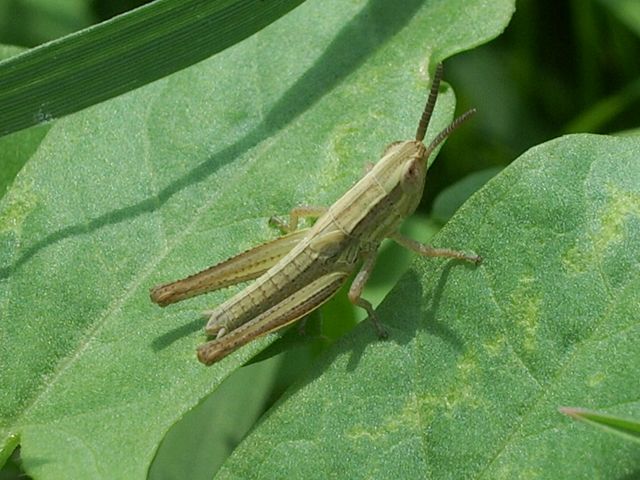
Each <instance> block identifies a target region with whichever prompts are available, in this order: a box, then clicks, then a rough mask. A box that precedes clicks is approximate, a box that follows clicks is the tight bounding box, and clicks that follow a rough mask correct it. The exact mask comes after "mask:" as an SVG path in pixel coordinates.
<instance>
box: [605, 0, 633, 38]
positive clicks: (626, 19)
mask: <svg viewBox="0 0 640 480" xmlns="http://www.w3.org/2000/svg"><path fill="white" fill-rule="evenodd" d="M600 3H601V4H603V5H604V6H605V7H607V8H609V9H610V10H611V11H612V12H613V13H614V14H615V15H616V16H617V17H618V18H619V19H620V21H621V22H623V23H625V24H626V25H627V26H628V27H629V28H630V29H632V30H633V31H635V32H636V33H637V34H638V35H640V4H639V3H638V2H637V1H636V0H600Z"/></svg>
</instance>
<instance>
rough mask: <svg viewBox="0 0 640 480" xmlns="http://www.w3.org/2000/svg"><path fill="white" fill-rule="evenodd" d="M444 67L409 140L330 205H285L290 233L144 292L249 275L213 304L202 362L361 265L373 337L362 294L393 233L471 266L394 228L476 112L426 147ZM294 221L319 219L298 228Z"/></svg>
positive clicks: (282, 320) (331, 288)
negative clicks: (437, 155)
mask: <svg viewBox="0 0 640 480" xmlns="http://www.w3.org/2000/svg"><path fill="white" fill-rule="evenodd" d="M441 79H442V65H441V64H440V65H438V68H437V69H436V73H435V76H434V79H433V83H432V85H431V90H430V93H429V97H428V100H427V103H426V105H425V108H424V111H423V113H422V117H421V118H420V122H419V124H418V130H417V132H416V137H415V140H406V141H399V142H393V143H391V144H390V145H389V146H388V147H387V148H386V150H385V152H384V153H383V155H382V158H381V159H380V160H379V161H378V163H377V164H376V165H375V166H374V167H373V168H372V169H371V170H370V171H369V172H368V173H367V174H366V175H365V176H364V177H363V178H362V179H361V180H360V181H358V183H356V184H355V185H354V186H353V187H351V188H350V189H349V190H348V191H347V192H346V193H345V194H344V195H343V196H342V197H340V198H339V199H338V200H337V201H336V202H335V203H334V204H333V205H331V206H330V207H329V208H312V207H300V208H295V209H293V210H292V211H291V214H290V219H289V223H288V224H283V225H281V226H282V227H283V229H284V230H285V231H286V232H288V233H287V234H286V235H284V236H282V237H280V238H277V239H275V240H273V241H271V242H267V243H264V244H262V245H259V246H257V247H255V248H252V249H250V250H247V251H246V252H243V253H240V254H239V255H236V256H235V257H232V258H230V259H228V260H225V261H223V262H221V263H219V264H217V265H214V266H213V267H210V268H208V269H206V270H203V271H202V272H200V273H196V274H194V275H191V276H190V277H187V278H185V279H182V280H178V281H175V282H171V283H167V284H164V285H158V286H156V287H154V288H152V289H151V299H152V300H153V301H154V302H155V303H157V304H159V305H161V306H165V305H169V304H171V303H174V302H178V301H180V300H184V299H186V298H190V297H193V296H195V295H200V294H202V293H205V292H211V291H213V290H217V289H219V288H223V287H226V286H229V285H233V284H236V283H239V282H244V281H247V280H254V279H255V282H253V283H252V284H250V285H249V286H248V287H247V288H245V289H244V290H242V291H241V292H239V293H238V294H236V295H234V296H233V297H231V298H230V299H229V300H227V301H226V302H224V303H223V304H222V305H219V306H218V307H216V308H215V309H213V310H209V311H206V312H204V314H205V315H206V316H207V317H208V318H209V321H208V323H207V326H206V328H205V330H206V333H207V334H209V335H215V336H216V338H215V339H214V340H211V341H209V342H207V343H205V344H203V345H201V346H200V347H198V359H199V360H200V361H201V362H202V363H204V364H206V365H211V364H212V363H214V362H216V361H218V360H220V359H221V358H223V357H224V356H226V355H228V354H229V353H231V352H233V351H234V350H236V349H237V348H239V347H241V346H242V345H244V344H246V343H248V342H250V341H251V340H253V339H255V338H257V337H259V336H260V335H264V334H266V333H269V332H272V331H275V330H278V329H279V328H282V327H284V326H285V325H288V324H290V323H291V322H294V321H296V320H298V319H299V318H301V317H303V316H305V315H306V314H308V313H310V312H311V311H313V310H315V309H316V308H318V307H319V306H320V305H322V304H323V303H324V302H326V301H327V300H328V299H329V298H331V297H332V296H333V295H334V294H335V293H336V291H337V290H338V289H339V288H340V286H341V285H342V284H343V283H344V282H345V281H346V280H347V278H348V277H349V275H351V274H352V273H353V272H354V271H356V269H357V268H358V267H359V266H360V270H359V272H358V274H357V275H356V277H355V279H354V281H353V283H352V284H351V288H350V290H349V300H350V301H351V302H352V303H353V304H355V305H358V306H359V307H361V308H363V309H365V310H366V311H367V313H368V315H369V319H370V320H372V321H373V324H374V325H375V326H376V329H377V330H378V333H379V334H380V335H381V336H384V335H385V333H384V329H383V328H382V326H381V325H380V324H379V323H378V322H377V320H376V316H375V313H374V311H373V307H372V306H371V304H370V303H369V302H368V301H367V300H365V299H364V298H362V297H361V296H360V295H361V293H362V289H363V287H364V285H365V283H366V282H367V279H368V278H369V276H370V274H371V271H372V270H373V266H374V263H375V260H376V254H377V250H378V247H379V246H380V243H381V242H382V240H383V239H385V238H391V239H393V240H395V241H396V242H397V243H399V244H400V245H402V246H404V247H406V248H409V249H410V250H413V251H415V252H417V253H419V254H421V255H426V256H430V257H450V258H455V259H460V260H466V261H470V262H475V263H478V262H479V261H480V257H478V256H475V255H469V254H465V253H463V252H459V251H456V250H450V249H447V248H433V247H431V246H428V245H423V244H421V243H418V242H416V241H414V240H411V239H409V238H406V237H404V236H402V235H400V234H399V233H398V227H399V226H400V224H401V223H402V222H403V221H404V219H405V218H406V217H407V216H409V215H411V214H412V213H413V212H414V210H415V209H416V207H417V206H418V203H419V202H420V199H421V197H422V192H423V190H424V184H425V178H426V174H427V167H428V165H427V160H428V158H429V155H430V154H431V153H432V152H433V150H434V149H435V148H436V147H437V146H438V145H440V143H442V142H443V141H444V139H445V138H447V137H448V136H449V135H450V134H451V132H453V131H454V130H455V129H456V128H457V127H458V126H459V125H460V124H461V123H462V122H464V121H465V120H466V119H467V118H469V116H471V114H473V113H474V110H470V111H468V112H466V113H464V114H463V115H461V116H459V117H458V118H456V119H455V120H454V121H453V122H452V123H451V124H450V125H449V126H448V127H447V128H445V129H444V130H442V131H441V132H440V133H439V134H438V135H436V137H435V138H434V139H433V140H432V141H431V143H430V144H429V145H428V146H425V145H424V143H423V140H424V136H425V134H426V131H427V126H428V124H429V120H430V119H431V115H432V113H433V108H434V106H435V103H436V98H437V96H438V89H439V86H440V80H441ZM300 217H317V221H316V223H315V224H314V225H313V226H312V227H310V228H305V229H297V224H298V219H299V218H300Z"/></svg>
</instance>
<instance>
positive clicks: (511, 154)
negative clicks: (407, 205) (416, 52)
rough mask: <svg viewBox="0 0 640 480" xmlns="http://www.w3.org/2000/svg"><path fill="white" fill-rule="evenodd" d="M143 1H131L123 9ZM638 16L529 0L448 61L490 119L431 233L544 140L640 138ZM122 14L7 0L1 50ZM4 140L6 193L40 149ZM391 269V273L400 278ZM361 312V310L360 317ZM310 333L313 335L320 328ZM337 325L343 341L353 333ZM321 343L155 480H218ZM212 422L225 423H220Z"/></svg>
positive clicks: (70, 0) (450, 148) (191, 424)
mask: <svg viewBox="0 0 640 480" xmlns="http://www.w3.org/2000/svg"><path fill="white" fill-rule="evenodd" d="M137 3H139V2H134V3H132V4H128V3H127V2H125V1H123V2H120V5H119V6H118V8H117V10H118V11H124V10H126V9H128V8H132V7H135V6H136V4H137ZM636 3H637V2H636ZM638 10H639V9H638V7H637V5H634V2H632V1H627V2H625V1H613V0H609V1H606V0H601V1H596V0H589V1H581V2H578V1H563V2H553V1H547V0H545V1H535V2H534V1H533V0H521V1H518V2H517V11H516V13H515V14H514V16H513V19H512V21H511V23H510V25H509V27H508V28H507V30H506V32H505V33H504V34H503V35H502V36H500V37H499V38H497V39H496V40H494V41H492V42H491V43H490V44H488V45H485V46H482V47H479V48H476V49H474V50H472V51H469V52H466V53H463V54H460V55H457V56H455V57H453V58H451V59H449V60H448V61H447V63H446V79H447V82H448V83H450V84H451V85H453V86H454V87H455V91H456V95H457V97H458V107H457V110H458V111H462V110H464V109H466V108H469V107H471V106H474V107H476V108H478V110H479V114H478V115H477V116H476V118H475V120H474V122H473V124H472V125H469V126H468V127H465V128H464V129H461V130H460V131H459V132H457V133H456V135H455V136H454V137H452V138H451V139H450V140H449V141H448V142H447V145H446V148H445V149H443V151H442V153H441V154H440V156H439V159H438V161H437V162H436V163H435V164H434V166H433V167H432V169H431V170H430V178H429V190H428V192H427V195H426V196H425V199H424V202H423V205H422V214H423V216H425V217H429V222H430V223H429V225H430V228H431V229H432V230H437V229H438V228H439V226H441V225H442V223H443V222H444V221H446V219H447V218H448V216H449V214H450V210H451V209H450V208H449V209H447V205H449V206H450V205H451V203H454V204H455V203H456V200H455V199H454V200H450V201H449V202H442V201H440V204H439V203H438V196H439V195H441V194H443V192H445V193H444V195H447V194H448V195H453V196H454V197H455V195H456V194H457V195H459V196H462V197H466V196H468V195H469V193H470V191H471V190H473V189H475V188H477V187H478V186H479V184H480V183H481V182H483V181H484V180H486V179H487V178H488V177H489V176H490V174H493V173H495V172H497V171H499V170H500V169H501V168H503V167H504V166H506V165H507V164H509V163H510V162H511V161H513V160H514V159H515V158H517V157H518V156H519V155H521V154H522V153H524V152H525V151H527V150H528V149H529V148H531V147H533V146H535V145H538V144H539V143H542V142H543V141H546V140H549V139H553V138H556V137H559V136H561V135H563V134H566V133H573V132H591V133H618V132H621V131H626V132H627V133H633V131H634V130H636V129H638V128H639V125H640V115H639V114H638V112H639V111H640V109H639V107H640V62H638V61H637V59H638V58H640V39H639V38H640V13H638ZM114 13H115V11H114V2H107V1H93V2H85V1H81V0H58V1H53V0H40V1H30V2H27V1H20V0H11V1H7V2H4V3H3V4H2V5H0V19H3V20H4V22H3V21H2V20H0V43H2V44H12V45H18V46H34V45H37V44H39V43H42V42H44V41H47V40H50V39H53V38H57V37H59V36H61V35H64V34H66V33H70V32H72V31H74V30H77V29H80V28H83V27H85V26H88V25H90V24H92V23H94V22H97V21H99V20H102V19H104V18H105V16H108V15H111V14H114ZM9 19H11V21H9ZM15 19H20V20H19V21H15ZM46 130H47V127H46V126H45V127H38V128H35V129H30V130H28V131H26V132H21V133H20V134H19V135H23V136H34V137H36V138H37V137H41V136H43V135H45V134H46ZM0 142H15V144H16V148H15V151H16V155H15V159H16V160H15V161H11V162H9V160H7V165H6V168H5V165H3V168H2V171H1V172H0V175H2V177H1V178H0V181H2V182H4V183H3V184H4V185H5V187H3V190H2V191H3V192H4V188H7V187H6V186H8V185H10V183H11V180H12V178H13V176H14V175H15V174H16V173H17V171H19V169H20V159H24V158H28V156H29V154H28V152H27V153H25V152H20V151H19V149H20V146H21V145H24V144H30V143H31V142H29V141H27V142H25V141H23V140H20V137H19V136H12V137H8V138H4V139H0ZM7 150H11V149H7ZM3 161H4V159H3ZM473 172H479V173H478V174H477V175H479V176H478V177H474V178H476V181H472V182H471V185H470V186H469V187H468V188H466V189H463V190H464V191H463V192H462V193H460V192H459V191H455V190H454V191H451V190H449V191H447V190H446V189H447V187H448V186H451V185H453V184H455V183H456V182H458V181H459V180H461V179H464V178H466V177H467V176H468V175H469V174H471V173H473ZM487 172H489V173H487ZM440 199H442V196H440ZM432 209H434V210H432ZM419 224H420V222H416V225H417V226H415V227H414V228H416V229H418V232H419V233H418V234H419V235H420V234H422V231H420V228H421V227H420V226H419ZM399 255H402V254H401V253H400V252H398V251H396V250H389V251H388V252H387V258H388V259H390V260H388V262H389V263H390V264H394V265H398V264H399V265H400V266H399V267H398V268H397V273H395V274H394V276H398V275H400V273H402V271H404V269H405V268H406V267H407V265H408V261H409V260H408V259H407V257H406V256H403V257H401V258H402V259H403V260H402V261H399V260H398V258H399V257H398V256H399ZM382 262H383V263H382V270H385V271H389V268H390V267H388V268H385V267H384V265H385V264H384V260H383V261H382ZM390 277H391V278H390ZM393 284H394V280H393V276H390V275H380V276H378V278H376V279H374V280H373V287H372V290H374V291H375V292H374V293H376V294H377V295H378V297H380V296H382V295H383V293H384V292H385V291H387V290H388V289H389V288H390V287H391V286H392V285H393ZM344 303H345V302H344V300H342V301H340V300H337V301H336V302H335V303H334V304H332V305H330V306H328V307H327V309H326V313H325V314H324V316H326V317H330V316H331V312H332V311H335V310H338V309H344V308H347V306H346V305H344ZM357 315H358V313H354V314H352V316H353V317H354V319H353V322H355V321H356V318H355V317H356V316H357ZM310 328H311V329H312V330H311V331H312V332H313V328H314V326H313V325H311V326H310ZM331 328H332V327H329V331H331ZM333 328H334V329H335V331H334V332H333V333H332V334H333V335H334V336H339V335H340V334H341V333H342V331H343V329H344V327H343V326H335V327H333ZM322 347H323V342H322V341H318V342H316V343H315V344H314V345H312V346H311V347H309V348H306V349H303V348H297V349H289V350H288V351H287V352H285V353H284V354H283V355H282V356H279V357H274V358H272V359H270V360H269V361H267V362H263V363H257V364H254V365H252V366H250V367H247V368H244V369H241V370H240V371H238V373H237V374H236V375H235V376H232V377H230V378H229V379H228V380H227V381H226V382H225V383H224V384H223V386H224V388H222V389H220V390H219V391H217V392H216V394H215V395H213V396H211V397H210V398H208V399H207V400H206V401H205V402H203V403H202V404H201V405H200V406H199V407H198V408H197V409H195V410H193V411H192V412H190V413H189V414H188V415H187V416H186V417H185V419H184V420H183V422H181V423H179V424H177V425H176V426H175V427H174V429H173V431H172V432H171V433H170V434H169V435H168V436H167V438H166V440H165V443H164V444H163V445H162V447H161V449H160V451H159V453H158V456H157V457H156V460H155V462H154V464H153V465H152V467H151V470H150V477H151V478H175V476H177V475H179V474H180V473H182V474H184V473H185V472H189V476H192V477H193V478H209V475H210V474H211V473H212V472H213V471H214V470H215V469H216V468H217V466H218V465H220V464H221V462H222V461H223V459H224V458H225V456H226V455H228V453H229V452H230V451H231V450H232V449H233V447H234V446H235V444H236V443H237V442H239V441H240V440H241V438H242V436H243V432H244V431H246V430H248V429H249V428H250V427H251V426H252V425H253V423H254V419H255V418H258V417H259V416H260V414H261V413H262V412H263V411H265V410H266V409H268V408H269V407H270V406H271V405H273V403H274V402H275V401H276V400H277V399H278V398H279V397H280V396H281V394H282V392H283V391H284V390H285V389H286V388H287V386H289V385H290V384H291V383H292V382H294V381H295V379H296V378H299V376H300V375H301V373H302V372H304V371H305V370H306V369H307V368H308V365H309V364H310V363H311V362H312V361H313V359H314V358H315V357H316V355H317V352H318V350H320V349H321V348H322ZM248 386H250V387H248ZM247 388H251V390H252V392H254V393H255V394H254V395H252V396H251V402H249V401H248V400H247V398H246V391H247ZM239 398H240V399H242V401H241V402H240V401H239V400H238V399H239ZM240 407H242V408H240ZM211 418H219V420H217V421H213V422H212V421H210V419H211ZM211 424H215V425H216V428H215V430H214V429H211V428H207V427H206V425H211ZM12 471H13V473H16V472H18V471H19V457H18V456H17V455H16V456H14V457H13V461H12V462H10V463H9V464H8V465H7V466H6V467H5V469H4V470H3V475H4V476H5V477H7V478H10V475H11V474H12Z"/></svg>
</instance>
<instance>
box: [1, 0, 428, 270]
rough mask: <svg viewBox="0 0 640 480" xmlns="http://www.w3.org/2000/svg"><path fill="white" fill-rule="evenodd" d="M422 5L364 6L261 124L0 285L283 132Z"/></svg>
mask: <svg viewBox="0 0 640 480" xmlns="http://www.w3.org/2000/svg"><path fill="white" fill-rule="evenodd" d="M423 3H424V0H406V1H405V2H403V8H400V9H398V8H397V7H396V6H394V5H393V3H391V2H387V1H386V0H370V1H369V2H368V3H367V5H366V6H365V7H364V8H363V9H362V10H361V11H360V12H359V13H358V14H357V15H356V16H355V17H354V18H353V19H352V20H351V21H350V22H349V23H348V24H347V25H345V26H344V27H343V28H342V29H341V30H340V32H339V33H338V34H337V35H336V37H335V39H334V40H333V41H332V42H331V43H330V45H329V46H328V47H327V49H326V50H325V51H324V53H323V54H322V55H321V56H320V57H319V58H318V60H317V61H316V62H315V63H314V64H313V65H312V66H311V67H310V68H309V69H308V70H307V71H306V72H305V73H304V74H303V75H302V76H301V77H300V78H299V79H298V80H297V81H296V82H295V83H294V84H293V85H292V86H291V88H289V89H288V90H287V91H286V92H285V93H284V94H283V95H282V97H281V98H280V99H279V100H278V101H277V102H276V103H275V104H274V106H273V107H272V108H271V109H270V110H269V111H267V112H266V114H265V115H264V117H263V120H262V121H261V122H260V123H259V124H258V125H257V126H256V127H255V128H254V129H253V130H251V131H250V132H248V133H247V134H246V135H244V136H243V137H241V138H239V139H238V140H236V141H235V142H234V143H233V144H231V145H229V146H227V147H225V148H223V149H221V150H219V151H218V152H217V153H215V154H213V155H212V156H211V157H209V158H208V159H207V160H205V161H204V162H202V163H201V164H199V165H197V166H195V167H194V168H193V169H192V170H191V171H190V172H188V173H186V174H184V175H183V176H181V177H179V178H176V179H175V180H174V181H173V182H172V183H170V184H169V185H167V186H166V187H164V188H162V189H161V190H160V191H159V192H158V193H157V194H155V195H153V196H150V197H148V198H146V199H143V200H141V201H139V202H138V203H135V204H133V205H130V206H127V207H123V208H119V209H116V210H113V211H110V212H107V213H105V214H103V215H99V216H97V217H95V218H93V219H89V220H87V221H83V222H82V223H78V224H75V225H70V226H67V227H64V228H61V229H59V230H57V231H55V232H52V233H50V234H48V235H46V236H45V237H44V238H42V239H41V240H37V241H36V242H35V243H33V244H32V245H31V246H28V247H26V248H25V249H24V250H23V252H22V254H21V255H19V256H18V258H17V259H16V260H15V261H14V262H13V263H12V264H10V265H8V266H6V267H3V268H0V279H3V278H7V277H9V276H10V275H11V274H12V273H13V272H14V271H15V270H17V269H19V268H20V267H22V266H23V265H24V264H25V263H26V262H27V261H29V260H30V259H31V258H32V257H33V256H34V255H36V254H37V253H38V252H39V251H40V250H42V249H44V248H46V247H47V246H50V245H52V244H55V243H57V242H60V241H62V240H65V239H67V238H69V237H74V236H79V235H86V234H90V233H91V232H94V231H96V230H99V229H101V228H103V227H106V226H110V225H114V224H118V223H121V222H124V221H127V220H129V219H132V218H135V217H138V216H140V215H144V214H149V213H153V212H154V211H156V210H158V209H159V208H160V207H162V206H163V205H164V204H165V203H166V202H167V201H168V200H169V199H170V198H171V197H173V196H174V195H175V194H177V193H178V192H180V191H182V190H184V189H186V188H188V187H189V186H191V185H194V184H197V183H200V182H203V181H205V180H206V179H207V178H209V177H210V176H211V175H212V174H213V173H215V172H216V171H217V170H218V169H220V168H221V167H223V166H224V165H226V164H228V163H230V162H231V161H232V160H233V159H234V158H237V157H238V156H240V155H242V154H244V153H246V152H248V151H249V150H251V149H253V148H254V147H256V146H257V145H258V144H260V143H261V142H263V141H265V140H267V139H269V138H270V137H272V136H273V135H274V134H276V133H277V132H279V131H280V130H282V129H284V128H285V127H286V126H287V125H289V124H290V123H292V122H293V121H295V120H296V119H297V118H298V117H299V116H300V115H302V114H303V113H304V112H305V111H306V110H308V109H309V108H311V107H312V106H313V105H314V104H316V103H317V102H318V101H319V100H320V99H321V98H322V97H323V96H325V95H326V94H328V93H329V92H331V91H332V90H333V89H334V88H335V87H336V86H338V85H339V84H340V83H341V82H342V80H344V79H345V78H346V77H348V76H349V75H350V74H351V73H352V72H353V71H355V70H356V69H357V68H358V67H359V66H360V65H361V64H363V63H364V62H365V60H366V59H367V58H368V57H369V56H371V55H372V54H374V53H375V52H376V50H378V49H379V48H380V47H381V46H382V45H384V44H385V43H386V42H387V41H388V40H389V39H391V38H392V37H393V36H394V35H395V34H396V33H397V32H399V31H400V30H401V29H402V27H403V26H404V25H406V24H407V22H408V21H409V20H410V19H411V18H412V16H413V15H414V13H415V11H416V10H417V9H418V8H419V7H420V6H421V5H422V4H423Z"/></svg>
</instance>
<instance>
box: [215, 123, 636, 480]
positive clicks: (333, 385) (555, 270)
mask: <svg viewBox="0 0 640 480" xmlns="http://www.w3.org/2000/svg"><path fill="white" fill-rule="evenodd" d="M639 156H640V140H639V139H637V138H635V139H634V138H629V139H621V138H611V137H598V136H594V135H576V136H569V137H564V138H561V139H559V140H555V141H552V142H549V143H547V144H544V145H542V146H540V147H537V148H534V149H532V150H530V151H529V152H528V153H526V154H524V155H523V156H522V157H521V158H520V159H519V160H517V161H516V162H515V163H513V164H512V165H511V166H510V167H508V168H507V169H506V170H505V171H504V172H503V173H502V174H500V175H499V176H498V177H496V178H495V179H494V180H492V181H490V182H489V184H488V185H487V186H486V187H485V188H484V189H483V190H481V191H480V192H479V193H478V194H476V195H475V196H474V197H472V198H471V199H470V200H469V201H468V202H467V203H466V204H465V205H464V206H463V207H462V208H461V210H460V211H459V213H458V214H457V215H456V216H455V217H454V218H453V219H452V220H451V222H449V224H447V226H446V227H445V228H444V229H443V230H442V231H441V232H440V233H439V234H438V235H437V236H436V238H435V240H434V242H435V243H436V244H438V245H446V246H453V247H464V248H467V249H473V250H475V251H476V252H479V253H481V254H482V255H483V256H484V258H485V261H484V263H483V264H482V265H481V266H479V267H477V268H475V267H472V266H469V265H465V264H460V263H455V262H451V261H439V262H436V261H433V260H432V259H418V260H416V262H415V269H414V270H413V271H412V272H410V273H409V274H408V275H407V276H405V277H404V278H403V280H402V281H401V282H400V283H399V284H398V285H397V286H396V288H395V289H394V290H393V291H392V293H391V294H390V295H389V296H388V297H387V298H386V299H385V301H384V302H383V304H382V305H381V307H380V308H379V310H378V312H379V315H380V318H381V319H382V321H384V322H385V323H386V324H387V325H389V326H390V327H391V329H390V331H391V336H390V340H389V341H387V342H376V341H375V340H374V338H373V335H372V333H371V331H370V328H369V327H368V326H367V325H360V326H359V327H358V328H357V329H356V332H355V333H354V334H353V335H350V336H349V337H347V338H345V339H344V340H343V341H341V342H339V343H338V345H337V346H336V348H335V349H334V350H333V351H332V352H330V354H329V355H327V356H326V358H325V361H324V362H320V364H319V365H317V367H316V368H315V369H314V370H313V371H312V372H311V373H310V375H309V376H308V378H306V379H305V380H304V381H303V382H302V383H301V384H300V385H298V388H297V389H296V391H295V392H292V393H291V394H290V395H289V396H288V397H287V398H286V400H284V401H283V402H282V403H281V404H280V405H278V407H277V408H275V409H274V410H273V411H272V412H271V415H270V416H269V418H268V421H266V422H265V423H263V424H262V425H261V426H260V428H258V429H257V430H255V431H254V433H253V434H252V435H251V436H250V437H249V438H248V439H247V440H246V441H245V442H244V443H243V444H242V445H241V446H240V448H239V449H237V450H236V451H235V452H234V455H233V456H232V457H231V460H230V461H229V462H227V463H226V464H225V465H226V466H225V467H223V472H222V474H221V475H220V477H219V478H265V477H269V478H487V479H495V478H523V477H527V478H623V477H624V478H632V477H633V475H631V473H632V472H635V473H636V474H637V473H638V472H639V471H640V463H639V462H638V454H637V448H636V446H635V445H633V444H632V443H629V444H624V443H621V442H620V441H619V440H618V439H617V437H615V436H610V435H607V434H605V433H602V432H598V431H595V430H592V431H587V430H586V429H584V428H583V427H581V426H579V425H576V424H574V423H572V422H571V421H570V420H568V419H567V418H566V417H563V416H562V415H560V414H559V413H558V407H559V406H560V405H566V404H582V405H589V406H590V407H594V408H601V407H602V408H604V407H606V408H607V411H611V412H616V413H620V414H625V415H631V414H635V416H637V415H638V413H639V412H640V384H639V383H638V381H637V378H638V371H640V314H639V313H638V312H640V309H639V308H638V307H639V306H640V270H639V269H638V266H639V263H640V260H639V259H640V235H638V232H639V231H640V163H638V161H637V159H638V158H639ZM625 475H627V477H625Z"/></svg>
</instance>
